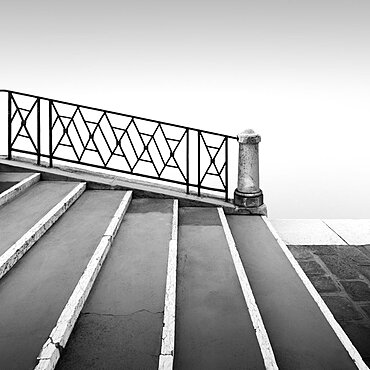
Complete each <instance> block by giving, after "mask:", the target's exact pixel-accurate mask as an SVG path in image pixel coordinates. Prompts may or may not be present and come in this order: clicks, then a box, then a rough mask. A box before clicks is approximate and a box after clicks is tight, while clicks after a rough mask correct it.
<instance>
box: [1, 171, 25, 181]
mask: <svg viewBox="0 0 370 370" xmlns="http://www.w3.org/2000/svg"><path fill="white" fill-rule="evenodd" d="M31 175H32V173H30V172H3V171H0V182H8V181H9V182H19V181H22V180H24V179H25V178H26V177H29V176H31Z"/></svg>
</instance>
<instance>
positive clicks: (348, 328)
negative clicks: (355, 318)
mask: <svg viewBox="0 0 370 370" xmlns="http://www.w3.org/2000/svg"><path fill="white" fill-rule="evenodd" d="M341 326H342V328H343V330H344V331H345V332H346V334H347V335H348V337H349V339H350V340H351V342H352V343H353V344H354V346H355V347H356V348H357V350H358V351H359V352H360V355H361V356H362V358H363V360H364V361H365V362H366V364H368V365H370V325H369V324H365V323H362V322H347V323H343V324H341Z"/></svg>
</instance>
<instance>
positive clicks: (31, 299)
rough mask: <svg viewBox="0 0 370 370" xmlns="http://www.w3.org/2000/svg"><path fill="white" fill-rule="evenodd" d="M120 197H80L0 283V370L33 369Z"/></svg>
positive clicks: (98, 194)
mask: <svg viewBox="0 0 370 370" xmlns="http://www.w3.org/2000/svg"><path fill="white" fill-rule="evenodd" d="M62 185H63V184H62ZM69 185H70V186H73V184H69ZM39 190H40V189H39ZM42 194H43V193H41V196H40V197H38V199H39V201H40V198H41V199H42V198H43V196H42ZM123 194H124V192H122V191H87V192H85V193H84V194H82V196H81V197H80V198H79V199H78V200H77V202H76V203H75V204H74V205H72V207H71V208H70V209H69V210H68V211H67V212H66V213H65V214H64V215H63V216H62V217H61V218H60V219H59V220H58V222H57V223H56V224H55V225H53V227H52V228H51V229H50V230H49V231H47V232H46V233H45V235H44V236H43V237H42V238H41V239H40V240H39V241H38V242H37V243H36V244H35V245H34V246H33V247H32V249H31V250H30V251H29V252H28V253H27V255H26V256H24V258H23V259H22V261H21V262H20V263H18V264H17V265H16V266H15V267H14V268H13V269H12V270H11V271H10V272H9V273H8V274H7V275H6V276H5V277H4V278H3V279H1V280H0V329H1V330H0V368H1V369H12V370H13V369H14V370H16V369H32V368H33V367H34V366H35V365H36V358H37V355H38V353H39V351H40V349H41V347H42V345H43V344H44V342H45V341H46V339H47V337H48V335H49V334H50V332H51V330H52V329H53V327H54V326H55V324H56V320H57V319H58V317H59V315H60V313H61V311H62V310H63V308H64V306H65V304H66V303H67V301H68V298H69V296H70V295H71V293H72V291H73V289H74V287H75V285H76V283H77V281H78V279H79V278H80V276H81V274H82V272H83V271H84V269H85V267H86V264H87V262H88V261H89V259H90V257H91V255H92V253H93V252H94V250H95V248H96V247H97V245H98V243H99V241H100V239H101V237H102V235H103V233H104V231H105V229H106V227H107V225H108V223H109V222H110V220H111V218H112V217H113V215H114V212H115V211H116V209H117V207H118V205H119V203H120V201H121V199H122V197H123ZM4 208H5V207H4Z"/></svg>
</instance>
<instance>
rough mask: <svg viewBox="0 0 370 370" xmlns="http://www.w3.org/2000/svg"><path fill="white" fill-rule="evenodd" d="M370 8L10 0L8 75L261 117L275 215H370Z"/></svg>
mask: <svg viewBox="0 0 370 370" xmlns="http://www.w3.org/2000/svg"><path fill="white" fill-rule="evenodd" d="M369 19H370V2H368V1H326V0H321V1H316V0H315V1H313V0H310V1H308V0H305V1H299V0H296V1H277V0H275V1H247V0H245V1H181V2H180V1H132V2H128V1H63V2H60V1H32V2H31V1H1V2H0V50H1V60H0V67H1V68H0V81H1V86H0V88H8V89H12V90H19V91H23V92H29V93H34V94H40V95H44V96H50V97H53V98H59V99H63V100H67V101H72V102H78V103H82V104H87V105H93V106H97V107H102V108H107V109H112V110H116V111H120V112H123V113H129V114H136V115H140V116H144V117H149V118H154V119H160V120H164V121H170V122H174V123H179V124H185V125H189V126H191V127H195V128H203V129H210V130H213V131H218V132H220V133H224V134H230V135H236V134H237V133H239V132H241V131H243V130H244V129H246V128H253V129H255V130H256V131H258V132H259V133H260V134H261V136H262V142H261V144H260V162H261V163H260V167H261V168H260V178H261V187H262V190H263V191H264V194H265V201H266V204H267V206H268V209H269V215H270V217H274V218H370V190H369V189H370V168H369V165H368V162H369V161H368V159H369V158H370V146H369V144H368V143H369V139H370V135H369V134H370V129H369V127H370V112H369V110H370V104H369V102H370V22H369ZM4 123H5V122H4ZM4 123H2V124H4ZM0 130H1V129H0ZM1 133H2V135H1V139H2V140H4V131H1ZM0 144H1V143H0ZM2 152H5V150H3V151H2ZM235 161H236V158H235Z"/></svg>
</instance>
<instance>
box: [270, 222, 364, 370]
mask: <svg viewBox="0 0 370 370" xmlns="http://www.w3.org/2000/svg"><path fill="white" fill-rule="evenodd" d="M272 223H273V224H274V226H275V228H276V230H277V231H278V233H279V234H280V236H281V238H282V239H283V240H284V241H285V243H286V244H287V245H288V247H289V249H290V251H291V252H292V254H293V255H294V257H295V258H296V259H297V261H298V263H299V264H300V266H301V267H302V269H303V270H304V272H305V273H306V275H307V276H308V278H309V279H310V281H311V282H312V284H313V285H314V286H315V288H316V289H317V291H318V292H319V293H320V295H321V296H322V298H323V299H324V301H325V302H326V304H327V306H328V307H329V309H330V310H331V312H332V313H333V315H334V317H335V318H336V320H337V321H338V322H339V324H340V325H341V326H342V328H343V329H344V331H345V332H346V333H347V335H348V337H349V338H350V339H351V341H352V343H353V344H354V345H355V346H356V347H357V349H358V351H359V352H360V354H361V356H362V357H363V359H364V361H365V362H366V363H367V365H370V220H272Z"/></svg>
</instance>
